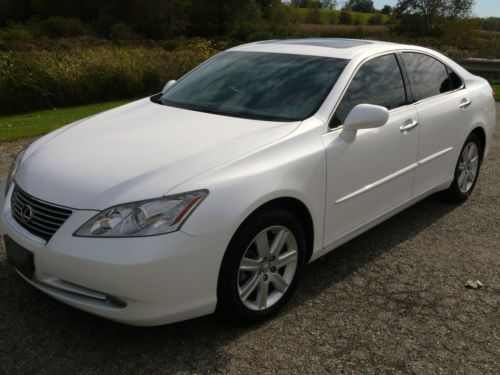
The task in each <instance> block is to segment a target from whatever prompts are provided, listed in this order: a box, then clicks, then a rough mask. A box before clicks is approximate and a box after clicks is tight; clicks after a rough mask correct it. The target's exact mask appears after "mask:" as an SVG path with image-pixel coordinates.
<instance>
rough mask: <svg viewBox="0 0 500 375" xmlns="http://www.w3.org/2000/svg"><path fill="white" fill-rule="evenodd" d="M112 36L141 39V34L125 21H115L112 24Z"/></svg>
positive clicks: (114, 37)
mask: <svg viewBox="0 0 500 375" xmlns="http://www.w3.org/2000/svg"><path fill="white" fill-rule="evenodd" d="M111 37H112V38H113V39H124V40H134V39H140V38H141V37H140V35H138V34H136V33H135V32H134V30H132V29H131V28H130V27H128V26H127V25H126V24H124V23H121V22H119V23H115V24H114V25H113V26H111Z"/></svg>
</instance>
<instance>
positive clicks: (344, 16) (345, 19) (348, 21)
mask: <svg viewBox="0 0 500 375" xmlns="http://www.w3.org/2000/svg"><path fill="white" fill-rule="evenodd" d="M339 24H341V25H352V16H351V13H349V12H340V16H339Z"/></svg>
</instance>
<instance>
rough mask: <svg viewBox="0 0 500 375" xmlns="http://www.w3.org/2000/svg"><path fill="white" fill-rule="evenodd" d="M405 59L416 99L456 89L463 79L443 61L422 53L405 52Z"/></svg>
mask: <svg viewBox="0 0 500 375" xmlns="http://www.w3.org/2000/svg"><path fill="white" fill-rule="evenodd" d="M403 59H404V62H405V65H406V70H407V71H408V75H409V76H410V81H411V84H412V91H413V96H414V97H415V100H417V101H418V100H422V99H426V98H430V97H432V96H436V95H439V94H443V93H445V92H448V91H452V90H456V89H458V88H460V87H461V86H462V80H461V79H460V77H459V76H458V75H457V74H456V73H455V72H453V71H451V70H450V69H449V68H448V67H446V65H444V64H443V63H442V62H440V61H438V60H436V59H435V58H433V57H430V56H427V55H423V54H421V53H413V52H405V53H403Z"/></svg>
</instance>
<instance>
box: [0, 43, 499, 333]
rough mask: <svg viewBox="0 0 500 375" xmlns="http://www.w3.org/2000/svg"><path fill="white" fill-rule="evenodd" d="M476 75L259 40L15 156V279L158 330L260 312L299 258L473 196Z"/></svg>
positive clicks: (276, 302) (10, 249)
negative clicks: (423, 205) (435, 202)
mask: <svg viewBox="0 0 500 375" xmlns="http://www.w3.org/2000/svg"><path fill="white" fill-rule="evenodd" d="M494 126H495V104H494V94H493V93H492V89H491V86H490V85H489V84H488V82H487V81H485V80H484V79H482V78H480V77H476V76H474V75H472V74H470V73H469V72H467V71H466V70H465V69H464V68H462V67H461V66H460V65H458V64H456V63H455V62H453V61H452V60H450V59H449V58H447V57H445V56H443V55H441V54H439V53H437V52H434V51H431V50H428V49H425V48H420V47H414V46H407V45H401V44H392V43H383V42H373V41H363V40H347V39H299V40H276V41H265V42H257V43H252V44H246V45H242V46H239V47H236V48H232V49H230V50H227V51H225V52H222V53H220V54H219V55H217V56H215V57H214V58H212V59H210V60H208V61H206V62H205V63H203V64H201V65H200V66H198V67H197V68H195V69H194V70H192V71H191V72H189V73H188V74H186V75H185V76H183V77H182V78H181V79H179V80H178V81H177V82H174V81H170V82H168V83H167V85H166V86H165V88H164V89H163V91H162V92H161V93H159V94H157V95H154V96H152V97H150V98H145V99H142V100H138V101H135V102H133V103H130V104H127V105H124V106H122V107H120V108H116V109H113V110H110V111H107V112H105V113H102V114H99V115H96V116H93V117H90V118H87V119H84V120H81V121H78V122H75V123H73V124H70V125H68V126H66V127H63V128H61V129H59V130H56V131H54V132H52V133H50V134H48V135H46V136H44V137H42V138H40V139H39V140H37V141H36V142H34V143H33V144H32V145H31V146H30V147H28V148H27V149H26V150H25V151H23V152H21V153H20V154H19V155H18V156H17V157H16V159H15V161H14V163H13V166H12V169H11V172H10V175H9V179H8V181H7V188H6V192H5V198H4V204H3V208H2V210H1V217H0V232H1V236H2V240H3V242H4V248H5V249H6V252H7V259H8V261H9V262H10V263H11V264H12V265H13V266H14V267H15V269H16V270H17V271H18V273H19V275H20V276H22V277H23V278H24V279H25V280H26V281H27V282H29V283H30V284H32V285H33V286H35V287H36V288H38V289H40V290H42V291H43V292H45V293H47V294H49V295H50V296H52V297H54V298H56V299H58V300H60V301H62V302H64V303H67V304H69V305H71V306H74V307H76V308H79V309H81V310H85V311H87V312H89V313H92V314H95V315H99V316H102V317H105V318H109V319H112V320H115V321H119V322H124V323H128V324H133V325H159V324H166V323H170V322H175V321H180V320H185V319H189V318H194V317H198V316H202V315H206V314H210V313H213V312H216V313H217V314H220V315H221V316H223V317H229V318H231V319H234V320H237V321H239V322H244V323H248V322H255V321H259V320H263V319H265V318H268V317H269V316H271V315H273V314H275V313H276V312H277V311H278V310H279V309H280V308H281V307H282V306H283V305H284V304H285V303H286V302H287V300H289V299H290V297H291V295H292V293H293V291H294V289H296V287H297V283H298V282H299V279H300V276H301V274H302V272H303V271H304V267H305V265H306V264H307V263H309V262H312V261H314V260H315V259H317V258H318V257H320V256H322V255H324V254H326V253H328V252H329V251H331V250H333V249H335V248H336V247H338V246H339V245H341V244H342V243H344V242H346V241H348V240H349V239H351V238H353V237H355V236H356V235H358V234H360V233H362V232H364V231H366V230H367V229H369V228H371V227H373V226H375V225H376V224H378V223H380V222H381V221H383V220H384V219H386V218H388V217H390V216H392V215H394V214H396V213H397V212H399V211H401V210H403V209H404V208H406V207H408V206H410V205H412V204H414V203H415V202H417V201H419V200H421V199H422V198H424V197H426V196H428V195H429V194H433V193H435V192H438V191H442V195H443V196H444V197H446V198H447V199H450V200H452V201H455V202H461V201H464V200H465V199H467V197H468V196H469V195H470V194H471V193H472V191H473V189H474V186H475V184H476V181H477V179H478V175H479V169H480V167H481V163H482V162H483V160H484V158H485V156H486V154H487V153H488V149H489V147H490V141H491V139H492V133H493V129H494Z"/></svg>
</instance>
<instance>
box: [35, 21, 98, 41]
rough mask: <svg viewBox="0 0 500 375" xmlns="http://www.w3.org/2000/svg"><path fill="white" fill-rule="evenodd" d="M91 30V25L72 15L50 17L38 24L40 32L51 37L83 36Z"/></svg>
mask: <svg viewBox="0 0 500 375" xmlns="http://www.w3.org/2000/svg"><path fill="white" fill-rule="evenodd" d="M91 32H92V29H91V27H90V26H89V25H87V24H85V23H83V22H82V21H80V20H79V19H77V18H71V17H61V16H55V17H50V18H47V19H46V20H45V21H42V22H40V24H39V25H38V34H39V35H43V36H49V37H61V36H63V37H67V36H81V35H88V34H91Z"/></svg>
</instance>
